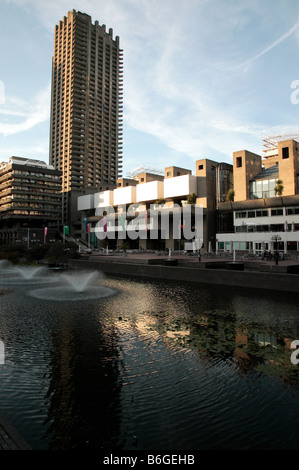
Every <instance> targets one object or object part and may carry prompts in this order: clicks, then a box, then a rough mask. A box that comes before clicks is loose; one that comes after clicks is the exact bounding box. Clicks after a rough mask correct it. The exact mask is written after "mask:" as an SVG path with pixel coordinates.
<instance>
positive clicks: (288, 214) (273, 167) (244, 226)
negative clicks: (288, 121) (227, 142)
mask: <svg viewBox="0 0 299 470" xmlns="http://www.w3.org/2000/svg"><path fill="white" fill-rule="evenodd" d="M233 175H234V191H235V195H234V201H231V202H224V203H221V204H219V206H218V212H219V214H220V218H221V215H222V217H223V218H225V217H224V215H225V216H226V217H231V225H230V224H228V225H227V230H219V227H218V230H217V232H218V233H217V235H216V239H217V250H224V251H233V250H237V251H238V250H239V251H241V252H251V253H252V254H256V255H260V254H262V253H264V252H265V251H269V252H272V254H273V252H274V251H276V250H279V251H280V252H282V253H284V254H286V253H288V252H289V253H297V252H299V184H298V181H299V142H298V141H297V140H295V139H287V140H283V139H281V140H279V141H278V142H277V143H276V145H275V146H274V147H272V148H271V150H270V151H268V150H266V152H265V156H264V158H262V157H261V156H260V155H257V154H254V153H252V152H248V151H246V150H242V151H238V152H234V154H233ZM279 182H280V183H281V185H280V188H279V185H278V183H279Z"/></svg>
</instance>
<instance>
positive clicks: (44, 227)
mask: <svg viewBox="0 0 299 470" xmlns="http://www.w3.org/2000/svg"><path fill="white" fill-rule="evenodd" d="M60 224H61V172H60V171H58V170H55V169H54V168H53V167H52V166H51V165H47V164H46V163H45V162H43V161H39V160H33V159H29V158H21V157H11V158H10V159H9V161H8V162H4V163H1V164H0V243H5V244H10V243H26V244H28V246H32V244H33V243H43V242H44V241H51V240H55V236H56V235H57V231H59V230H60Z"/></svg>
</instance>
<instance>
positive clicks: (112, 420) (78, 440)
mask: <svg viewBox="0 0 299 470" xmlns="http://www.w3.org/2000/svg"><path fill="white" fill-rule="evenodd" d="M59 313H60V315H59V317H60V318H59V321H58V323H59V324H58V325H57V328H55V331H53V339H52V343H53V347H52V353H51V364H50V385H49V390H48V393H47V397H46V399H47V401H48V402H49V408H48V417H47V421H48V423H49V429H48V431H47V433H48V435H49V436H50V444H49V448H50V449H51V450H56V449H60V450H61V449H65V450H68V449H85V450H99V449H103V448H105V449H107V448H108V447H113V448H114V449H117V448H118V445H119V439H120V436H119V426H120V412H119V407H120V403H119V400H120V398H119V393H120V384H119V382H118V377H119V364H118V362H119V350H118V336H117V331H116V329H115V327H114V325H113V323H112V322H111V323H109V322H106V321H105V319H103V318H102V317H101V318H99V314H98V309H97V308H95V309H93V308H92V307H91V304H90V305H89V311H88V320H87V321H86V318H85V319H82V317H81V315H76V314H74V313H75V312H74V311H72V309H70V310H65V311H64V312H62V311H60V312H59Z"/></svg>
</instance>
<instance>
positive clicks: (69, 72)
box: [50, 10, 123, 193]
mask: <svg viewBox="0 0 299 470" xmlns="http://www.w3.org/2000/svg"><path fill="white" fill-rule="evenodd" d="M54 41H55V43H54V56H53V63H52V96H51V122H50V164H52V165H53V166H54V168H56V169H58V170H61V171H62V191H63V192H64V193H67V192H69V191H73V190H75V191H77V190H82V189H83V188H86V187H92V188H101V189H106V188H110V187H111V185H113V184H116V180H117V178H118V177H119V176H120V174H121V168H122V164H121V159H122V94H123V93H122V74H123V65H122V61H123V52H122V50H121V49H120V47H119V37H118V36H116V37H115V39H113V31H112V29H109V32H106V27H105V25H103V26H100V25H99V23H98V21H95V23H94V24H92V20H91V17H90V16H89V15H86V14H85V13H81V12H77V11H76V10H72V11H70V12H68V14H67V16H66V17H64V18H63V20H62V21H60V22H59V24H58V25H56V26H55V38H54Z"/></svg>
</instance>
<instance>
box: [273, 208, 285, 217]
mask: <svg viewBox="0 0 299 470" xmlns="http://www.w3.org/2000/svg"><path fill="white" fill-rule="evenodd" d="M271 215H272V216H273V215H283V209H271Z"/></svg>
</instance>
